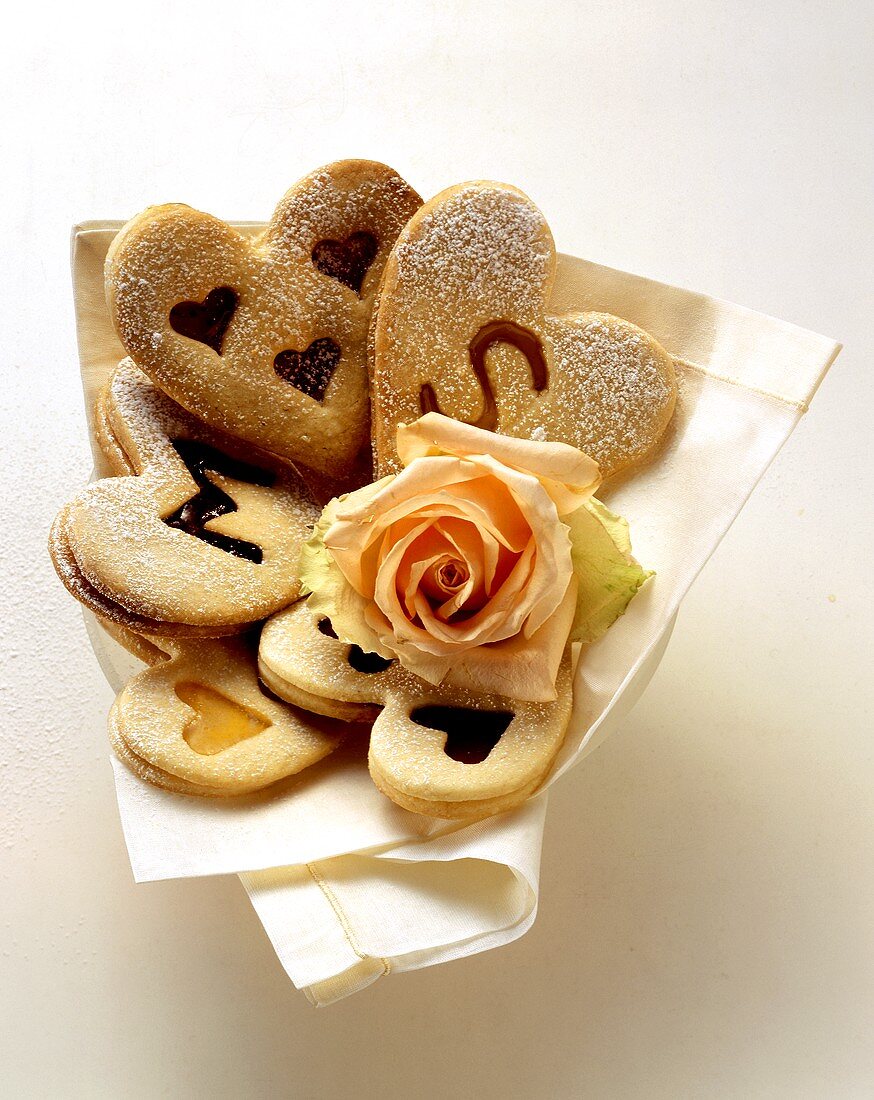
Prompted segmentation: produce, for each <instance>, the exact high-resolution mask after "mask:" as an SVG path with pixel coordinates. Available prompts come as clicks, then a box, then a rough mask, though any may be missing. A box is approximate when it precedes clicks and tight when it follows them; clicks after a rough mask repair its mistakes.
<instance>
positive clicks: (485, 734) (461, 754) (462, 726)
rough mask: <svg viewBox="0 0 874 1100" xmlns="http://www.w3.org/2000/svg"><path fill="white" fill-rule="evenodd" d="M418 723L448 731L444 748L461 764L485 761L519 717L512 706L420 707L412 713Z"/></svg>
mask: <svg viewBox="0 0 874 1100" xmlns="http://www.w3.org/2000/svg"><path fill="white" fill-rule="evenodd" d="M410 718H411V719H412V720H413V721H414V722H415V723H416V725H417V726H424V727H425V729H429V730H441V731H442V732H443V733H445V734H446V744H445V745H444V747H443V751H444V752H445V753H446V755H447V756H449V757H451V758H452V759H453V760H457V761H458V762H459V763H461V764H481V763H482V762H483V760H486V759H487V758H488V755H489V753H490V752H491V751H492V749H493V748H494V747H495V745H497V743H498V742H499V741H500V740H501V738H502V737H503V735H504V734H505V733H506V731H507V727H508V726H509V725H510V723H511V722H512V721H513V719H514V718H515V715H514V714H513V712H512V711H511V710H476V709H470V708H468V707H445V706H429V707H417V708H416V709H415V710H414V711H412V713H411V714H410Z"/></svg>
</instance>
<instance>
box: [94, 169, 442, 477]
mask: <svg viewBox="0 0 874 1100" xmlns="http://www.w3.org/2000/svg"><path fill="white" fill-rule="evenodd" d="M420 202H421V200H420V198H419V196H418V195H417V194H416V193H415V192H414V191H413V190H412V189H411V188H410V187H409V186H408V185H407V184H406V183H405V182H404V181H403V180H402V179H401V177H400V176H398V175H397V173H396V172H393V171H392V170H391V169H390V168H388V167H386V166H385V165H383V164H377V163H375V162H373V161H362V160H350V161H340V162H338V163H336V164H331V165H328V167H326V168H323V169H321V170H320V171H317V172H314V173H312V175H309V176H307V177H306V178H305V179H303V180H301V181H300V183H298V184H297V185H296V186H294V187H293V188H292V189H291V190H290V191H289V192H288V193H287V194H286V196H285V197H284V198H283V199H282V201H281V202H280V203H279V205H278V207H277V208H276V211H275V213H274V215H273V217H272V218H271V220H270V222H269V224H268V225H267V227H266V228H265V230H264V231H263V233H261V234H260V235H259V236H257V237H255V238H247V237H245V236H244V235H242V234H241V233H239V232H238V231H237V230H235V229H233V228H231V227H230V226H229V225H227V224H226V223H225V222H222V221H219V220H218V219H217V218H214V217H211V216H210V215H208V214H202V213H199V212H198V211H196V210H192V209H191V208H190V207H187V206H181V205H168V206H156V207H151V208H149V209H148V210H146V211H145V212H144V213H143V214H140V215H139V216H138V217H136V218H134V219H133V220H132V221H131V222H129V223H128V224H127V225H126V226H125V227H124V229H122V231H121V232H120V233H119V235H118V237H117V238H116V239H115V241H114V242H113V244H112V247H111V248H110V251H109V254H108V256H107V261H106V285H107V299H108V303H109V307H110V310H111V312H112V316H113V320H114V322H115V325H116V328H117V330H118V334H119V336H120V338H121V341H122V343H123V344H124V346H125V348H126V349H127V351H128V352H129V353H130V355H131V356H132V357H133V358H134V360H135V361H136V363H137V365H138V366H139V367H141V368H142V370H144V371H145V372H146V374H147V375H149V377H150V378H151V379H152V380H153V381H154V382H156V383H157V384H158V385H159V386H160V387H161V389H163V390H164V391H165V392H166V393H168V394H169V395H170V396H171V397H172V398H173V399H174V400H175V401H176V402H178V404H180V405H182V406H183V407H184V408H186V409H188V410H189V411H190V412H192V413H194V414H195V415H196V416H198V417H200V418H201V419H202V420H204V421H206V422H207V423H208V424H210V425H212V426H213V427H215V428H218V429H220V430H222V431H224V432H228V433H230V434H232V435H235V436H238V437H240V438H241V439H245V440H248V441H249V442H251V443H254V444H256V445H257V446H259V447H261V448H263V449H264V450H267V451H270V452H272V453H274V454H276V455H279V456H281V457H282V458H285V459H290V460H292V461H293V462H295V463H296V464H299V465H300V466H301V467H303V468H306V470H311V471H314V472H315V474H316V475H317V478H316V479H315V480H317V482H318V483H319V484H320V487H321V482H322V481H324V483H325V485H324V488H325V489H326V491H330V490H331V489H333V488H337V487H343V486H348V484H350V483H351V482H354V481H355V480H356V478H357V480H359V481H360V480H361V478H362V477H364V478H366V477H367V474H368V473H369V463H370V455H369V402H368V381H367V352H366V345H367V332H368V327H369V324H370V315H371V309H372V305H373V301H374V297H375V295H376V290H377V287H378V285H379V280H380V277H381V274H382V269H383V266H384V264H385V260H386V257H387V256H388V253H389V251H390V249H391V246H392V245H393V244H394V241H395V238H396V237H397V235H398V233H399V232H400V230H401V229H402V228H403V226H404V225H405V224H406V222H407V221H408V219H409V218H410V216H411V215H412V214H413V213H414V211H415V210H416V209H417V208H418V206H419V205H420ZM362 454H364V456H365V461H364V462H363V463H362V462H361V456H362ZM356 460H359V465H358V467H357V468H356ZM353 471H354V472H353ZM311 480H313V479H311Z"/></svg>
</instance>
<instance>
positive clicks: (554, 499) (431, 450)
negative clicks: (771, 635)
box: [302, 413, 645, 701]
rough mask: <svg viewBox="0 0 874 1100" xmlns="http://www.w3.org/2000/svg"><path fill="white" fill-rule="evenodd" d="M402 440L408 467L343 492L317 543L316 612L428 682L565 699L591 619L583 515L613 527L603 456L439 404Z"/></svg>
mask: <svg viewBox="0 0 874 1100" xmlns="http://www.w3.org/2000/svg"><path fill="white" fill-rule="evenodd" d="M397 440H398V453H399V455H400V458H401V461H402V463H403V464H404V467H405V468H404V469H403V470H402V472H401V473H400V474H397V475H394V476H391V477H387V478H383V479H382V480H381V481H379V482H376V483H375V484H373V485H368V486H366V487H365V488H363V489H359V490H358V491H356V492H354V493H350V494H348V495H347V496H345V497H341V498H339V499H337V500H334V501H332V502H331V503H330V504H329V505H328V506H327V508H326V509H325V512H324V513H323V516H322V519H321V521H320V523H319V525H318V527H317V528H316V531H315V533H314V536H313V538H312V539H311V540H310V542H309V543H308V544H307V548H306V550H305V552H304V555H303V560H302V576H303V577H304V583H305V586H306V588H307V589H308V590H309V591H310V592H311V593H312V594H311V596H310V606H311V608H312V610H313V612H314V613H315V614H316V615H327V616H328V617H329V618H330V619H331V622H332V624H333V627H334V630H335V632H336V633H337V634H338V636H339V637H340V638H342V639H344V640H345V641H348V642H354V643H356V644H358V645H360V646H361V647H362V648H363V649H365V650H367V651H370V652H376V653H379V654H380V655H381V656H383V657H386V658H397V659H398V660H399V661H400V663H401V664H402V665H403V666H404V667H405V668H407V669H409V670H410V671H411V672H414V673H416V674H417V675H418V676H421V677H422V678H423V679H424V680H427V681H429V682H430V683H433V684H438V683H441V682H442V681H444V680H445V681H447V682H450V683H453V684H456V685H459V686H464V687H467V688H470V689H472V690H476V691H484V692H494V693H497V694H500V695H505V696H510V697H513V698H518V699H528V700H536V701H546V700H549V699H554V698H555V677H556V673H557V671H558V666H559V663H560V661H561V657H562V654H563V652H564V649H565V647H566V645H567V643H568V639H569V637H570V636H571V634H572V627H573V626H574V624H575V619H577V618H579V615H580V601H579V596H580V590H581V586H580V584H579V583H578V577H577V570H576V566H575V562H578V561H579V555H578V554H577V553H576V551H577V549H578V548H577V547H575V543H574V533H575V531H577V532H578V531H579V529H580V525H579V523H578V522H577V520H576V519H575V518H574V517H579V516H580V515H584V516H585V517H586V520H587V524H591V523H594V524H595V526H596V527H598V529H599V531H600V532H601V533H602V535H603V533H604V527H603V526H602V522H599V520H598V519H596V518H594V515H595V513H594V512H593V511H592V505H593V504H597V502H593V500H592V494H593V493H594V491H595V489H596V488H597V486H598V482H599V477H598V467H597V464H596V463H595V462H594V461H593V460H592V459H590V458H589V457H588V456H586V455H584V454H583V453H582V452H581V451H578V450H576V449H575V448H573V447H569V446H567V445H566V444H563V443H541V442H532V441H529V440H522V439H515V438H510V437H506V436H501V435H496V434H494V433H492V432H486V431H483V430H481V429H479V428H474V427H472V426H470V425H468V424H463V423H459V422H458V421H455V420H450V419H448V418H447V417H444V416H440V415H439V414H436V413H429V414H428V415H426V416H424V417H422V418H421V419H420V420H418V421H417V422H416V423H414V424H411V425H408V426H402V427H400V428H399V429H398V436H397ZM599 507H600V506H599ZM605 511H606V510H605ZM607 515H609V513H607ZM613 518H614V519H615V518H617V517H613ZM619 522H621V521H619ZM606 543H607V544H609V546H610V547H611V548H613V546H614V544H613V542H612V541H611V539H610V538H609V537H608V538H606ZM630 560H633V559H630V557H629V556H628V555H625V563H626V564H627V562H628V561H630ZM635 565H636V563H635ZM644 579H645V577H644ZM640 583H642V581H638V583H637V586H638V587H639V584H640ZM582 587H583V588H586V589H588V590H589V591H591V589H592V585H591V583H590V584H588V585H583V586H582ZM596 587H597V586H596ZM634 591H636V587H635V588H634ZM631 594H633V592H632V593H631ZM587 599H588V597H587ZM628 599H630V595H629V596H628ZM589 602H591V601H590V600H589ZM625 603H627V599H626V600H625ZM623 609H624V604H623ZM589 611H591V608H590V609H589ZM616 613H617V614H619V613H621V609H620V610H619V611H617V612H616ZM615 617H616V616H615V615H613V618H615ZM611 621H612V619H611Z"/></svg>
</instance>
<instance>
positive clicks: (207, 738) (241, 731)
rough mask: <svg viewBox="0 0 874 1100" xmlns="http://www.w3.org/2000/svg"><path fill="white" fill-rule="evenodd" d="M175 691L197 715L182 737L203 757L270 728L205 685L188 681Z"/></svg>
mask: <svg viewBox="0 0 874 1100" xmlns="http://www.w3.org/2000/svg"><path fill="white" fill-rule="evenodd" d="M174 690H175V692H176V694H177V696H178V697H179V698H180V699H181V700H182V702H183V703H185V705H186V706H189V707H191V709H192V710H193V711H194V712H195V713H196V715H197V717H196V718H193V719H192V720H191V721H190V722H189V723H188V725H187V726H186V727H185V729H184V730H183V732H182V736H183V737H184V738H185V740H186V741H187V742H188V744H189V745H190V746H191V748H192V749H193V750H194V751H195V752H196V753H198V754H199V755H200V756H215V755H216V753H219V752H224V750H225V749H229V748H230V747H231V746H232V745H236V744H237V743H238V742H239V741H245V740H246V739H247V738H249V737H256V736H257V735H258V734H259V733H263V731H264V730H266V729H267V727H268V726H269V725H270V723H269V722H268V721H267V719H266V718H262V717H261V715H260V714H255V712H254V711H251V710H248V709H247V708H246V707H244V706H242V705H241V704H240V703H237V702H235V701H234V700H233V699H230V698H229V697H228V696H227V695H222V693H221V692H219V691H216V690H215V689H214V688H211V687H208V686H207V685H206V684H198V683H195V682H194V681H189V680H186V681H183V682H182V683H178V684H176V685H175V688H174Z"/></svg>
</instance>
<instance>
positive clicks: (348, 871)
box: [71, 222, 840, 1005]
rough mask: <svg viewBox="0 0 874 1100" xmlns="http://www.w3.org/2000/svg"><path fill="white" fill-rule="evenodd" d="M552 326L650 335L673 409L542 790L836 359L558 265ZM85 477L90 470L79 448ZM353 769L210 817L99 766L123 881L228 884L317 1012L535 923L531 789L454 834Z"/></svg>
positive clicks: (120, 770) (741, 320)
mask: <svg viewBox="0 0 874 1100" xmlns="http://www.w3.org/2000/svg"><path fill="white" fill-rule="evenodd" d="M120 224H121V223H117V222H91V223H87V224H84V225H81V226H78V227H76V228H75V229H74V231H73V276H74V287H75V296H76V312H77V324H78V335H79V351H80V358H81V367H82V378H83V384H84V388H85V396H86V403H87V405H88V411H89V418H90V415H91V411H92V406H93V399H94V396H95V394H96V392H97V390H98V389H99V387H100V385H102V383H103V381H104V380H105V378H106V377H107V375H108V373H109V371H110V370H111V369H112V368H113V367H114V366H115V364H116V363H117V362H118V360H119V359H120V358H121V357H122V355H123V350H122V348H121V346H120V345H119V343H118V340H117V338H116V337H115V334H114V332H113V331H112V326H111V322H110V319H109V316H108V313H107V310H106V306H105V303H104V298H103V279H102V270H103V259H104V257H105V254H106V249H107V248H108V245H109V242H110V241H111V239H112V237H113V236H114V234H115V232H116V231H117V229H118V228H119V226H120ZM241 228H242V229H243V230H244V231H252V230H254V228H255V227H254V226H252V225H249V224H246V225H242V226H241ZM552 308H553V310H554V311H556V312H561V311H564V310H568V309H596V310H601V311H604V312H608V313H615V314H616V315H618V316H620V317H625V318H627V319H628V320H630V321H633V322H635V323H636V324H638V325H640V326H641V327H643V328H645V329H647V330H648V331H650V332H651V333H652V334H653V335H654V336H655V337H656V338H657V339H658V340H660V341H661V343H662V344H663V345H664V346H665V347H666V348H667V349H668V351H669V352H670V353H671V354H672V355H673V356H675V358H676V360H677V368H678V376H679V382H680V399H679V402H678V407H677V413H676V416H675V419H674V423H673V426H672V428H671V430H670V432H669V437H668V439H667V440H666V441H665V443H664V445H663V446H662V448H661V450H660V453H659V455H658V456H657V457H656V459H655V460H654V461H653V462H652V463H651V464H650V465H649V466H648V467H647V468H646V469H644V470H642V471H639V472H637V473H635V474H634V475H633V476H629V477H627V478H626V479H624V480H623V481H621V482H620V483H616V484H614V485H612V486H611V488H610V491H609V493H605V494H603V499H604V500H605V501H606V502H607V503H608V504H609V506H610V507H611V508H612V509H613V510H614V511H617V512H619V513H620V514H621V515H623V516H625V518H626V519H627V520H628V521H629V523H630V526H631V536H632V541H633V545H634V553H635V556H636V557H637V558H638V560H639V561H640V562H641V563H642V564H644V565H645V566H646V567H647V568H651V569H655V571H656V577H655V578H654V579H653V580H652V581H651V582H650V583H649V584H647V585H646V587H645V588H644V589H643V590H642V591H641V593H640V595H639V596H638V597H637V598H636V599H635V600H634V601H633V602H632V604H631V607H630V609H629V611H628V613H627V614H626V615H625V616H624V617H623V618H622V619H620V620H619V622H618V623H617V624H616V625H615V626H614V627H613V628H612V629H611V630H610V631H609V632H608V633H607V634H606V635H605V637H604V638H602V639H601V640H600V641H598V642H597V643H595V644H594V645H591V646H589V647H587V648H585V649H584V650H583V653H582V655H581V659H580V661H579V663H578V666H577V670H576V675H575V680H574V710H573V716H572V719H571V725H570V730H569V733H568V736H567V739H566V741H565V744H564V746H563V748H562V751H561V754H560V756H559V759H558V762H557V766H556V768H555V769H554V771H553V774H552V776H551V779H550V783H552V782H554V781H555V780H556V779H557V778H558V777H559V776H560V775H561V774H562V773H563V772H564V771H565V770H566V769H567V768H568V767H570V766H571V765H572V764H574V763H576V762H577V761H578V760H579V759H580V758H581V757H583V756H584V755H585V754H586V753H587V752H590V751H591V750H592V749H593V748H594V747H595V746H596V745H598V744H600V743H601V741H603V739H604V738H605V737H606V736H607V735H608V734H609V732H610V731H611V730H612V729H614V728H615V727H616V726H617V725H618V724H619V722H620V721H621V720H622V718H623V717H624V716H625V714H627V712H628V710H629V709H630V708H631V706H632V705H633V704H634V702H635V701H636V699H637V697H638V696H639V694H640V693H641V691H642V690H643V689H644V687H645V686H646V683H647V682H648V680H649V678H650V677H651V675H652V673H653V672H654V670H655V668H656V666H657V664H658V661H659V659H660V658H661V655H662V652H663V651H664V648H665V646H666V645H667V642H668V639H669V637H670V632H671V628H672V626H673V622H674V619H675V616H676V613H677V608H678V606H679V604H680V601H681V600H682V598H683V596H684V595H685V593H686V592H687V590H688V588H689V586H690V585H691V583H692V581H693V580H694V579H695V577H696V576H697V574H698V572H699V571H700V570H701V568H702V567H703V565H704V564H705V562H706V561H707V559H708V558H709V557H710V555H711V554H712V553H713V551H714V550H715V549H716V546H717V545H718V543H719V541H720V539H721V538H722V536H723V535H724V534H725V532H726V531H727V530H728V528H729V527H730V525H731V523H732V522H733V520H734V519H735V517H736V516H737V514H738V512H739V511H740V509H741V508H742V507H743V504H744V502H745V501H746V499H747V497H748V496H749V495H750V493H751V492H752V490H753V488H754V487H755V485H756V483H757V482H758V480H759V478H760V477H761V476H762V474H763V473H764V471H765V469H766V468H767V466H768V464H769V463H770V462H771V460H772V459H773V457H774V455H775V454H776V453H777V451H778V450H779V449H780V447H781V446H782V444H783V443H784V442H785V440H786V439H787V438H788V436H789V435H790V433H791V432H792V430H793V428H794V427H795V425H796V424H797V422H798V419H799V417H800V416H801V414H802V413H803V412H804V411H805V410H806V409H807V407H808V404H809V402H810V399H811V398H812V396H813V394H814V393H815V391H816V388H817V386H818V385H819V383H820V381H821V380H822V378H823V376H824V374H825V372H826V371H827V370H828V368H829V367H830V365H831V363H832V362H833V361H834V359H835V356H836V355H837V354H838V352H839V350H840V345H838V344H836V343H835V342H834V341H833V340H829V339H827V338H826V337H823V336H818V335H816V334H814V333H811V332H807V331H805V330H803V329H800V328H797V327H796V326H794V325H790V324H787V323H785V322H782V321H778V320H774V319H773V318H769V317H765V316H763V315H761V314H758V313H755V312H753V311H752V310H748V309H744V308H743V307H740V306H734V305H730V304H729V303H726V302H721V301H717V300H715V299H712V298H708V297H706V296H705V295H701V294H695V293H693V292H690V291H686V290H680V289H677V288H676V287H670V286H665V285H664V284H662V283H656V282H653V281H651V280H648V279H643V278H640V277H639V276H635V275H629V274H627V273H625V272H620V271H615V270H613V269H611V268H605V267H601V266H598V265H596V264H591V263H588V262H587V261H585V260H580V259H577V258H575V257H571V256H561V257H560V259H559V269H558V277H557V280H556V287H555V291H554V293H553V299H552ZM95 464H96V468H97V470H98V472H101V471H102V470H103V466H102V459H101V456H100V454H99V452H98V451H97V448H96V447H95ZM71 489H72V487H71ZM599 495H601V494H599ZM90 629H91V634H92V640H93V642H94V645H95V652H96V653H97V656H98V659H99V660H100V662H101V665H102V667H103V668H104V670H105V671H106V672H107V675H108V677H109V679H110V682H111V683H112V685H113V687H115V688H116V689H118V688H119V687H120V686H121V684H122V683H123V682H124V680H125V679H126V677H127V675H129V673H130V671H131V670H132V669H133V668H134V667H136V662H135V661H134V660H133V658H130V657H129V655H127V654H126V653H124V651H123V650H121V649H120V648H119V647H118V646H117V645H116V644H115V643H114V642H112V641H111V639H109V638H108V636H107V635H105V634H104V633H103V631H102V630H100V628H99V627H97V626H96V624H94V623H92V624H91V628H90ZM365 755H366V753H365V748H364V747H363V746H360V745H358V746H356V745H351V746H349V747H347V748H344V749H342V750H341V751H340V752H338V753H337V754H335V755H334V756H331V757H329V758H328V759H327V760H325V761H323V762H322V763H321V764H319V765H317V766H316V767H315V768H313V769H311V770H310V771H309V772H306V773H304V774H303V775H302V776H299V777H296V778H294V779H291V780H288V781H286V782H284V783H281V784H278V785H277V786H275V787H273V788H271V789H270V790H268V791H266V792H262V793H261V794H258V795H253V796H248V797H245V798H240V799H233V800H215V801H209V800H206V799H195V798H187V797H184V796H178V795H173V794H169V793H167V792H165V791H161V790H158V789H157V788H155V787H151V786H149V785H148V784H146V783H144V782H142V781H141V780H139V779H137V778H136V777H135V776H133V775H132V774H131V773H130V772H129V771H128V770H127V769H126V768H125V767H124V766H123V765H121V764H120V763H118V762H117V761H115V760H114V761H113V766H114V769H115V779H116V789H117V794H118V803H119V810H120V814H121V819H122V825H123V828H124V834H125V839H126V841H127V845H128V851H129V854H130V859H131V865H132V867H133V871H134V875H135V877H136V879H137V881H150V880H155V879H162V878H180V877H187V876H196V875H210V874H226V873H239V875H240V878H241V880H242V882H243V885H244V886H245V888H246V890H247V892H248V894H249V898H250V899H251V901H252V904H253V906H254V908H255V911H256V912H257V913H258V916H259V918H260V919H261V921H262V923H263V924H264V927H265V929H266V931H267V934H268V936H269V937H270V940H271V942H272V943H273V945H274V948H275V949H276V953H277V955H278V957H279V959H280V961H281V963H282V965H283V966H284V968H285V970H286V971H287V973H288V975H289V977H290V978H291V979H292V981H293V982H294V984H295V985H296V986H298V987H299V988H302V989H304V990H305V991H306V993H307V995H308V996H309V998H310V999H311V1001H312V1002H313V1003H315V1004H318V1005H324V1004H329V1003H331V1002H332V1001H336V1000H339V999H340V998H342V997H345V996H347V995H349V994H350V993H354V992H356V991H357V990H359V989H363V988H364V987H365V986H368V985H370V984H371V983H372V982H374V981H376V980H377V979H378V978H380V977H382V976H384V975H386V974H389V973H392V972H395V973H397V972H401V971H404V970H414V969H418V968H420V967H424V966H431V965H433V964H435V963H438V962H445V961H447V960H449V959H458V958H462V957H464V956H465V955H470V954H473V953H475V952H478V951H485V950H487V949H489V948H491V947H497V946H500V945H502V944H505V943H509V942H510V941H511V940H513V939H516V938H517V937H518V936H521V935H522V934H523V933H524V932H525V931H526V930H527V929H528V928H529V927H530V926H531V924H532V922H533V921H534V918H535V915H536V911H537V898H538V871H539V864H540V846H541V840H542V835H543V823H544V819H545V814H546V808H547V801H548V791H546V790H544V791H543V792H542V793H541V794H540V795H538V797H536V798H534V799H532V800H530V801H529V802H528V803H527V804H526V805H525V806H522V807H520V808H519V809H517V810H515V811H513V812H511V813H508V814H503V815H501V816H499V817H496V818H491V819H489V820H487V821H483V822H478V823H477V824H474V825H469V826H466V827H461V826H459V825H457V824H453V823H447V822H445V821H436V820H434V819H429V818H422V817H418V816H416V815H414V814H410V813H407V812H406V811H404V810H401V809H399V808H398V807H396V806H394V805H393V803H391V802H390V801H388V800H387V799H386V798H384V797H383V796H382V795H381V794H380V793H379V792H378V791H377V790H376V788H375V787H374V786H373V784H372V783H371V781H370V778H369V776H368V774H367V769H366V761H365Z"/></svg>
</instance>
